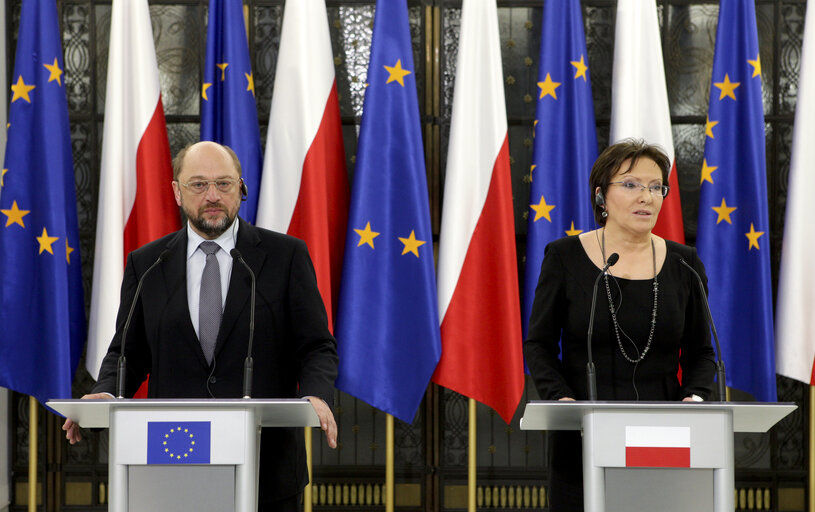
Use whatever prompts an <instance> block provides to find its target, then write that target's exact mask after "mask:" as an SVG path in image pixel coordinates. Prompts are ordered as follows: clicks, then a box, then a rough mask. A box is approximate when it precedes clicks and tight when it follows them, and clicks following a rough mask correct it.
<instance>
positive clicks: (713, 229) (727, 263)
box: [696, 0, 777, 401]
mask: <svg viewBox="0 0 815 512" xmlns="http://www.w3.org/2000/svg"><path fill="white" fill-rule="evenodd" d="M719 5H720V6H719V27H718V31H717V34H716V51H715V55H714V58H713V78H712V85H711V87H710V108H709V109H708V120H707V124H706V127H705V131H706V134H707V135H706V137H705V156H704V161H703V164H702V176H701V192H700V197H699V225H698V232H697V239H696V246H697V249H698V250H699V255H700V256H701V258H702V261H703V262H704V264H705V266H706V268H707V275H708V285H709V288H710V308H711V310H712V312H713V317H714V320H715V321H716V327H717V329H718V332H719V336H720V338H721V343H722V356H723V359H724V362H725V368H726V369H727V385H728V386H731V387H734V388H736V389H740V390H743V391H746V392H748V393H750V394H752V395H753V396H754V397H755V398H756V399H757V400H761V401H775V400H776V399H777V397H776V389H775V350H774V343H773V311H772V305H773V303H772V285H771V282H770V235H769V231H770V225H769V222H768V215H767V175H766V170H765V162H766V160H765V155H764V143H765V142H764V141H765V139H764V110H763V106H762V95H761V60H760V58H759V52H758V33H757V30H756V16H755V5H754V3H753V2H745V1H742V0H722V1H721V2H720V4H719Z"/></svg>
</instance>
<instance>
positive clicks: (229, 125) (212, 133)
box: [201, 0, 263, 224]
mask: <svg viewBox="0 0 815 512" xmlns="http://www.w3.org/2000/svg"><path fill="white" fill-rule="evenodd" d="M201 140H212V141H215V142H217V143H219V144H225V145H227V146H229V147H230V148H232V149H233V150H234V151H235V153H236V154H237V155H238V159H240V161H241V168H242V170H243V180H244V182H246V186H247V188H248V189H249V195H248V197H247V198H246V201H245V202H244V203H243V204H242V205H241V209H240V215H241V217H242V218H243V219H244V220H246V221H247V222H251V223H252V224H254V223H255V217H256V216H257V210H258V191H259V190H260V171H261V169H262V168H263V156H262V152H261V148H260V131H259V128H258V112H257V105H256V104H255V79H254V76H253V75H252V66H251V63H250V61H249V45H248V43H247V40H246V27H245V25H244V18H243V2H240V1H237V0H210V2H209V25H208V26H207V58H206V63H205V65H204V83H203V85H202V86H201Z"/></svg>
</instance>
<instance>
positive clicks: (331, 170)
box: [288, 81, 349, 332]
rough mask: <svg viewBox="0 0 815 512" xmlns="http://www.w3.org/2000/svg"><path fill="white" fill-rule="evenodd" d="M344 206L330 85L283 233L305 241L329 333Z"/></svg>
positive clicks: (338, 126)
mask: <svg viewBox="0 0 815 512" xmlns="http://www.w3.org/2000/svg"><path fill="white" fill-rule="evenodd" d="M348 203H349V189H348V173H347V171H346V168H345V148H344V146H343V139H342V123H341V119H340V106H339V100H338V98H337V83H336V81H335V82H334V84H333V85H332V87H331V92H330V93H329V95H328V101H327V103H326V107H325V110H324V112H323V118H322V121H320V127H319V129H318V130H317V134H316V135H315V137H314V140H313V141H312V143H311V147H309V149H308V152H307V153H306V158H305V160H304V162H303V174H302V176H301V179H300V192H299V195H298V196H297V204H296V205H295V207H294V211H293V212H292V218H291V222H290V223H289V229H288V234H289V235H292V236H295V237H297V238H300V239H302V240H304V241H305V242H306V245H307V246H308V252H309V255H310V256H311V260H312V262H313V263H314V270H315V272H316V273H317V286H318V288H319V290H320V295H321V296H322V299H323V303H324V304H325V310H326V313H327V314H328V325H329V328H330V329H331V331H332V332H333V330H334V320H333V318H334V312H335V311H336V309H337V298H338V295H339V289H340V277H341V275H342V254H343V250H344V248H345V229H346V225H347V223H348Z"/></svg>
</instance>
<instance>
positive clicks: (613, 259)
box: [586, 252, 620, 401]
mask: <svg viewBox="0 0 815 512" xmlns="http://www.w3.org/2000/svg"><path fill="white" fill-rule="evenodd" d="M619 259H620V255H619V254H617V253H616V252H615V253H612V254H611V256H609V257H608V260H606V264H605V265H604V266H603V269H602V270H600V273H599V274H597V279H595V280H594V289H593V290H592V294H591V316H589V334H588V336H587V340H586V348H587V349H588V362H587V363H586V384H587V387H588V389H589V400H590V401H596V400H597V374H596V373H595V369H594V358H593V357H592V354H591V335H592V332H593V331H594V310H595V306H596V305H597V285H598V284H600V278H601V277H603V275H604V274H605V273H606V271H607V270H608V268H609V267H612V266H614V264H615V263H617V260H619Z"/></svg>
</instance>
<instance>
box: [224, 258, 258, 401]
mask: <svg viewBox="0 0 815 512" xmlns="http://www.w3.org/2000/svg"><path fill="white" fill-rule="evenodd" d="M229 254H230V255H231V256H232V259H233V260H236V261H239V262H240V263H241V265H243V266H244V267H246V270H247V271H248V272H249V276H250V277H251V278H252V297H251V301H250V303H249V304H250V305H249V307H250V309H249V347H248V350H247V351H246V360H244V362H243V397H244V398H252V374H253V372H254V364H255V362H254V360H253V359H252V341H253V340H254V337H255V273H254V272H252V269H251V268H249V265H247V264H246V262H245V261H244V260H243V256H241V253H240V251H239V250H237V249H232V250H231V251H229Z"/></svg>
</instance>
